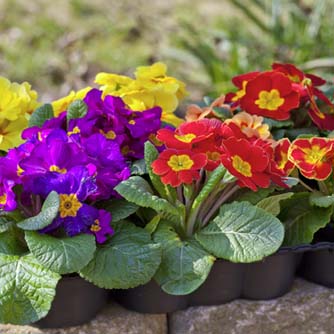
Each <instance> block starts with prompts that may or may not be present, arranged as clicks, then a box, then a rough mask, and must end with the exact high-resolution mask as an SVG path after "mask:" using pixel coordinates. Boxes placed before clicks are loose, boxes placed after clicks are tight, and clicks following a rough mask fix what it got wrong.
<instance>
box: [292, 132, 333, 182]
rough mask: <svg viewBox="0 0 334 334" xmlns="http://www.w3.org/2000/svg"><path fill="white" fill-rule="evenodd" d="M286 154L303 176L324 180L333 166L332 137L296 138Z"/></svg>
mask: <svg viewBox="0 0 334 334" xmlns="http://www.w3.org/2000/svg"><path fill="white" fill-rule="evenodd" d="M288 156H289V160H290V161H292V162H293V163H294V164H295V165H296V166H297V167H298V169H299V170H300V172H301V173H302V174H303V175H304V176H305V177H307V178H309V179H315V180H326V179H327V178H328V176H329V175H330V174H331V172H332V167H333V158H334V139H327V138H319V137H313V138H305V139H304V138H302V139H296V140H294V141H293V142H292V144H291V146H290V148H289V152H288Z"/></svg>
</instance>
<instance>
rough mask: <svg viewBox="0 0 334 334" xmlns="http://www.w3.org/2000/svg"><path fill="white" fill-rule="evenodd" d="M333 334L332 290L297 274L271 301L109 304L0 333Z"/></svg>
mask: <svg viewBox="0 0 334 334" xmlns="http://www.w3.org/2000/svg"><path fill="white" fill-rule="evenodd" d="M276 333H277V334H314V333H317V334H333V333H334V290H331V289H327V288H324V287H321V286H319V285H315V284H312V283H308V282H305V281H303V280H296V282H295V285H294V287H293V289H292V291H291V292H290V293H288V294H287V295H285V296H283V297H281V298H278V299H275V300H269V301H246V300H237V301H234V302H231V303H228V304H224V305H220V306H207V307H192V308H189V309H187V310H184V311H179V312H175V313H173V314H169V315H165V314H163V315H148V314H139V313H136V312H131V311H127V310H125V309H123V308H121V307H120V306H118V305H110V306H109V307H107V308H106V309H105V310H104V311H103V312H102V313H101V314H100V315H99V316H98V317H97V318H96V319H95V320H93V321H92V322H91V323H89V324H87V325H84V326H80V327H72V328H67V329H52V330H50V329H45V330H41V329H38V328H34V327H29V326H12V325H0V334H276Z"/></svg>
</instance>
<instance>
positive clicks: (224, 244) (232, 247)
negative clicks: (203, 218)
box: [196, 202, 284, 263]
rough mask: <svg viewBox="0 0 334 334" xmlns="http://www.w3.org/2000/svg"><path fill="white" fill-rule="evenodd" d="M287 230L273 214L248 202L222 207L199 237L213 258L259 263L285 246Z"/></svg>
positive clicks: (199, 233)
mask: <svg viewBox="0 0 334 334" xmlns="http://www.w3.org/2000/svg"><path fill="white" fill-rule="evenodd" d="M283 238H284V227H283V225H282V224H281V222H280V221H279V220H278V219H277V218H276V217H274V216H273V215H271V214H269V213H267V212H265V211H264V210H262V209H260V208H257V207H256V206H253V205H252V204H250V203H248V202H239V203H238V202H234V203H231V204H225V205H223V206H222V207H221V208H220V211H219V215H218V216H217V217H216V218H215V219H214V220H213V221H212V222H211V223H210V224H209V225H208V226H206V227H205V228H204V229H202V230H201V231H200V232H198V233H197V234H196V239H197V240H198V241H199V242H200V243H201V245H202V246H203V247H204V248H205V249H206V250H207V251H208V252H211V253H212V254H213V255H215V256H216V257H219V258H223V259H226V260H230V261H232V262H242V263H248V262H255V261H259V260H261V259H263V258H264V257H266V256H268V255H271V254H273V253H275V252H276V250H277V249H278V248H279V247H280V246H281V244H282V241H283Z"/></svg>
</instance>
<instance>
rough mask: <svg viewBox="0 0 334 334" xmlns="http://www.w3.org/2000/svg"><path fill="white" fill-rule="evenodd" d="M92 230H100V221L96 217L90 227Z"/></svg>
mask: <svg viewBox="0 0 334 334" xmlns="http://www.w3.org/2000/svg"><path fill="white" fill-rule="evenodd" d="M90 230H91V231H92V232H99V231H100V230H101V226H100V221H99V220H98V219H95V220H94V224H93V225H92V226H91V227H90Z"/></svg>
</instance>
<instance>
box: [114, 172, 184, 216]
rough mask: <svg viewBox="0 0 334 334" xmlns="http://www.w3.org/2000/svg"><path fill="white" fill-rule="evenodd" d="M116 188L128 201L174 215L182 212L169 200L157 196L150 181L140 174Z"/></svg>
mask: <svg viewBox="0 0 334 334" xmlns="http://www.w3.org/2000/svg"><path fill="white" fill-rule="evenodd" d="M115 190H116V191H117V192H118V193H119V194H120V195H121V196H123V197H124V198H125V199H126V200H127V201H129V202H132V203H135V204H137V205H139V206H142V207H145V208H152V209H154V210H156V211H157V212H158V213H159V212H167V213H171V214H173V215H179V214H180V213H179V210H178V209H177V208H176V207H175V206H173V205H172V204H170V203H169V202H168V201H167V200H165V199H163V198H160V197H158V196H155V195H154V194H153V191H152V189H151V187H150V185H149V184H148V182H147V181H145V180H144V179H143V178H141V177H140V176H132V177H130V178H129V179H127V180H125V181H123V182H121V183H120V184H119V185H117V186H116V187H115Z"/></svg>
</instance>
